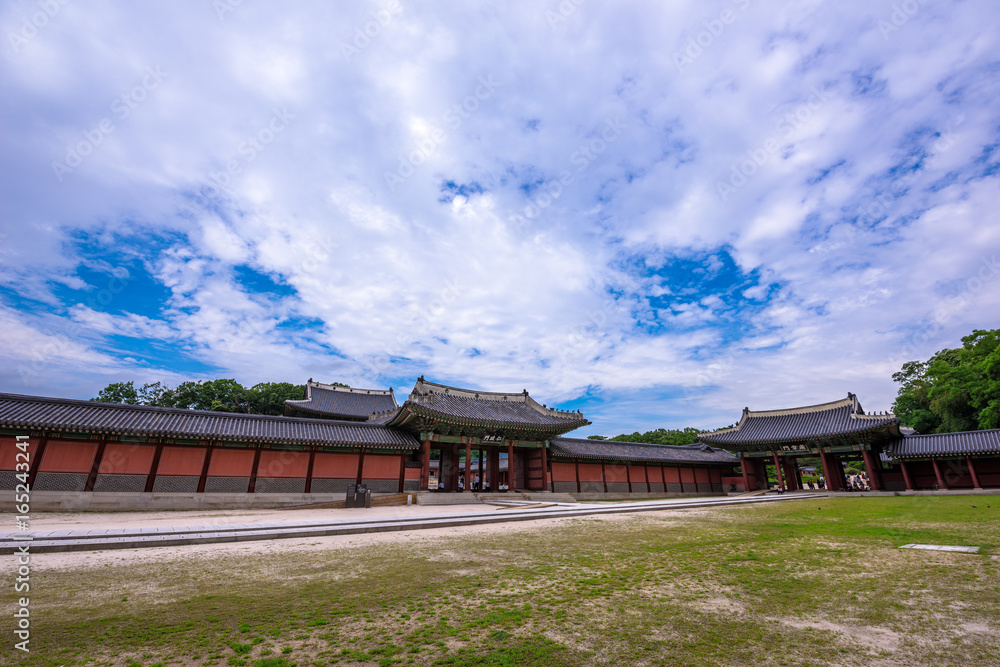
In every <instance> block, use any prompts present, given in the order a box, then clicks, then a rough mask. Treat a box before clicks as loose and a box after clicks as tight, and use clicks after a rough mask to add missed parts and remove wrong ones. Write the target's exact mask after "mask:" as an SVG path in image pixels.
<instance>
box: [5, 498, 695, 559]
mask: <svg viewBox="0 0 1000 667" xmlns="http://www.w3.org/2000/svg"><path fill="white" fill-rule="evenodd" d="M498 511H500V512H502V511H505V510H501V509H500V508H498V507H496V506H494V505H430V506H423V505H412V506H398V507H372V508H368V509H364V510H356V509H350V510H348V509H299V510H289V509H280V508H278V509H261V510H247V509H242V510H212V511H204V510H195V511H170V512H75V513H73V512H49V513H39V514H35V515H33V516H32V518H31V529H32V530H35V531H43V530H93V529H101V528H151V527H180V526H210V525H227V524H240V523H284V522H297V521H349V520H355V519H360V518H366V519H375V518H392V517H407V518H412V517H417V516H442V517H443V516H453V515H457V514H470V513H490V512H498ZM694 511H697V510H664V511H662V512H643V515H644V516H650V517H657V516H658V517H671V516H673V517H677V518H682V517H684V516H685V515H686V514H688V513H689V512H694ZM633 516H634V515H632V514H610V515H603V516H588V517H585V518H583V519H581V518H579V517H576V518H572V517H567V518H565V519H562V518H559V519H539V520H537V521H529V522H525V521H515V522H511V523H508V524H486V525H482V526H455V527H449V528H432V529H424V530H408V531H390V532H384V533H369V534H361V535H333V536H328V537H309V538H291V539H273V540H256V541H251V542H227V543H221V544H198V545H183V546H165V547H150V548H143V549H110V550H104V551H71V552H62V553H41V554H35V555H33V556H32V562H33V563H34V564H35V566H36V567H37V568H40V569H51V570H63V569H72V568H77V567H96V566H102V565H108V564H115V565H125V564H133V563H153V562H167V561H175V560H178V559H194V560H199V559H208V558H216V557H219V556H222V555H249V554H254V553H257V554H274V553H287V552H290V551H323V550H330V549H348V548H354V547H360V546H368V545H372V544H385V543H392V544H400V543H409V542H414V543H419V544H429V543H432V542H433V541H434V540H437V539H441V538H443V537H454V536H457V535H477V534H491V535H497V534H513V533H524V532H534V531H540V530H543V529H544V528H545V527H547V526H554V525H559V524H561V523H564V522H568V521H581V520H586V521H622V520H627V519H629V518H630V517H633ZM0 525H14V515H13V514H9V513H5V514H0ZM3 558H4V559H6V558H13V557H12V556H4V557H3Z"/></svg>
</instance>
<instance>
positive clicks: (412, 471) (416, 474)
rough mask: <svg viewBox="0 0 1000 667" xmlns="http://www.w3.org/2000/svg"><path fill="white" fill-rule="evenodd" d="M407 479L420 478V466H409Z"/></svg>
mask: <svg viewBox="0 0 1000 667" xmlns="http://www.w3.org/2000/svg"><path fill="white" fill-rule="evenodd" d="M405 479H416V480H419V479H420V468H407V469H406V477H405Z"/></svg>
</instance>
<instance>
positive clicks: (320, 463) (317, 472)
mask: <svg viewBox="0 0 1000 667" xmlns="http://www.w3.org/2000/svg"><path fill="white" fill-rule="evenodd" d="M396 465H397V466H398V465H399V463H398V462H397V463H396ZM396 474H399V471H398V470H397V471H396ZM357 476H358V455H357V454H339V453H327V452H319V453H317V454H316V460H315V461H314V462H313V479H355V478H357Z"/></svg>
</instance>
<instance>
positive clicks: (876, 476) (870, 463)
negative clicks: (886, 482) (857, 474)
mask: <svg viewBox="0 0 1000 667" xmlns="http://www.w3.org/2000/svg"><path fill="white" fill-rule="evenodd" d="M861 457H862V458H863V459H864V460H865V469H866V470H867V471H868V481H869V482H870V483H871V487H872V491H881V490H882V473H881V470H880V467H879V466H878V460H877V459H876V458H875V456H873V455H872V453H871V451H870V450H867V449H862V450H861Z"/></svg>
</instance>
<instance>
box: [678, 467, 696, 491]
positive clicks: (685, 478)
mask: <svg viewBox="0 0 1000 667" xmlns="http://www.w3.org/2000/svg"><path fill="white" fill-rule="evenodd" d="M680 471H681V481H682V482H683V483H684V484H685V485H687V484H690V485H691V486H692V487H693V486H694V470H693V469H692V468H681V469H680ZM685 490H686V489H685ZM692 490H693V489H692Z"/></svg>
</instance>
